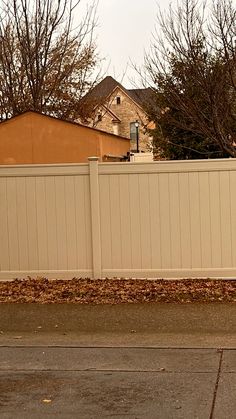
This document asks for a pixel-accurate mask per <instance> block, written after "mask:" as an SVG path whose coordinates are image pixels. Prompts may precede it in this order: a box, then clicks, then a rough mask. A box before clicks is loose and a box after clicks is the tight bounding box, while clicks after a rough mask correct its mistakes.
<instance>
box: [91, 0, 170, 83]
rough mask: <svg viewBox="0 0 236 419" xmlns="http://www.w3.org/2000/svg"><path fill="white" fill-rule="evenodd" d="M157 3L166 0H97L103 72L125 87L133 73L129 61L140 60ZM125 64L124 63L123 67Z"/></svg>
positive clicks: (149, 33)
mask: <svg viewBox="0 0 236 419" xmlns="http://www.w3.org/2000/svg"><path fill="white" fill-rule="evenodd" d="M157 4H159V5H161V6H163V7H164V6H166V5H167V4H168V0H166V1H165V0H100V2H99V6H98V28H97V43H98V47H99V51H100V55H101V56H102V57H105V58H106V65H104V68H107V67H108V66H109V68H108V70H107V73H108V74H109V75H111V76H113V77H114V78H116V79H117V80H118V81H122V78H123V76H124V73H126V74H125V76H124V78H123V84H124V86H125V87H132V84H131V82H130V79H132V78H134V77H136V78H137V75H136V73H135V72H134V70H133V69H132V67H131V61H133V62H135V63H136V64H138V65H141V64H142V62H143V56H144V49H146V50H148V48H149V45H150V41H151V36H152V35H151V34H152V32H153V30H154V26H155V20H156V12H157ZM127 66H128V67H127Z"/></svg>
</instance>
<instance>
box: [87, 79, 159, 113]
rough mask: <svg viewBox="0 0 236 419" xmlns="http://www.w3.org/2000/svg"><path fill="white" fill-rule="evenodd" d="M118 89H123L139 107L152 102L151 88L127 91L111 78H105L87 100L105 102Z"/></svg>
mask: <svg viewBox="0 0 236 419" xmlns="http://www.w3.org/2000/svg"><path fill="white" fill-rule="evenodd" d="M117 87H119V88H120V89H122V90H123V91H124V92H125V93H126V94H127V95H128V96H129V97H130V98H131V99H132V100H133V101H135V102H136V103H137V104H138V105H139V106H141V107H142V106H143V105H144V104H145V103H147V102H150V100H151V98H152V96H153V91H152V89H151V88H150V87H148V88H146V89H126V88H125V87H123V86H122V85H121V84H120V83H119V82H118V81H117V80H115V79H113V77H111V76H107V77H105V79H103V80H102V81H101V82H100V83H98V84H97V85H96V86H95V87H94V88H93V89H92V90H91V92H89V93H88V95H87V98H89V99H95V98H96V99H98V100H100V101H102V100H105V99H106V98H107V97H108V96H109V95H110V94H111V93H112V92H113V91H114V90H115V89H116V88H117Z"/></svg>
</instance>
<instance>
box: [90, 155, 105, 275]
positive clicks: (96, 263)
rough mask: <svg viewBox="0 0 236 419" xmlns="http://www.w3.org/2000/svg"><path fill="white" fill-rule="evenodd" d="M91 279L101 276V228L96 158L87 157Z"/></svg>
mask: <svg viewBox="0 0 236 419" xmlns="http://www.w3.org/2000/svg"><path fill="white" fill-rule="evenodd" d="M88 160H89V179H90V201H91V224H92V252H93V278H101V276H102V260H101V259H102V252H101V226H100V204H99V183H98V157H89V158H88Z"/></svg>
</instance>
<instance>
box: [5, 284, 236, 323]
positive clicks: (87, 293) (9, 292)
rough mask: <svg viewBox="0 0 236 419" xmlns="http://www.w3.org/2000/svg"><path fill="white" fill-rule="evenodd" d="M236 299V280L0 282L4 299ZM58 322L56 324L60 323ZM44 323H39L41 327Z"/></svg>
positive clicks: (101, 301)
mask: <svg viewBox="0 0 236 419" xmlns="http://www.w3.org/2000/svg"><path fill="white" fill-rule="evenodd" d="M1 302H3V303H4V302H7V303H41V304H46V303H65V302H68V303H76V304H91V303H92V304H123V303H132V304H133V303H145V304H146V303H149V302H151V303H158V302H162V303H163V302H164V303H180V304H181V303H188V304H189V303H195V302H202V303H211V302H219V303H225V302H230V303H235V302H236V280H213V279H182V280H163V279H154V280H145V279H124V278H120V279H119V278H116V279H96V280H95V279H89V278H87V279H83V278H73V279H72V280H70V281H68V280H56V281H55V280H48V279H46V278H35V279H34V278H30V277H28V278H26V279H15V280H14V281H12V282H8V281H6V282H2V281H1V282H0V303H1ZM57 326H58V325H55V327H57ZM41 328H42V326H38V328H37V330H38V331H39V330H40V329H41Z"/></svg>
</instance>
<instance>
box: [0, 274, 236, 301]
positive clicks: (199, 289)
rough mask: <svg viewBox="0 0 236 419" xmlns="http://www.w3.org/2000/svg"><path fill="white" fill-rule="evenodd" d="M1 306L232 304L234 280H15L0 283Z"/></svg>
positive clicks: (235, 293)
mask: <svg viewBox="0 0 236 419" xmlns="http://www.w3.org/2000/svg"><path fill="white" fill-rule="evenodd" d="M0 302H2V303H9V302H12V303H42V304H43V303H67V302H68V303H76V304H91V303H92V304H120V303H144V302H145V303H148V302H166V303H173V302H174V303H194V302H206V303H208V302H236V280H210V279H209V280H203V279H185V280H162V279H159V280H143V279H103V280H93V279H76V278H74V279H72V280H70V281H66V280H48V279H46V278H36V279H32V278H28V279H16V280H14V281H12V282H0Z"/></svg>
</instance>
